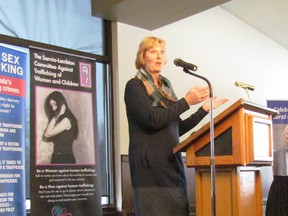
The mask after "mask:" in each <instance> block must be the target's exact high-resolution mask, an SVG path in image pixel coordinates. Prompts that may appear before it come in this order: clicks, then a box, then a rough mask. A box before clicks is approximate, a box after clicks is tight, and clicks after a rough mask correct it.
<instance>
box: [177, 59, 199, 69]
mask: <svg viewBox="0 0 288 216" xmlns="http://www.w3.org/2000/svg"><path fill="white" fill-rule="evenodd" d="M174 64H175V65H176V66H178V67H183V68H185V69H189V70H192V71H196V70H197V66H196V65H194V64H191V63H188V62H185V61H183V60H182V59H180V58H176V59H174Z"/></svg>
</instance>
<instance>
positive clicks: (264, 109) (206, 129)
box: [173, 99, 278, 153]
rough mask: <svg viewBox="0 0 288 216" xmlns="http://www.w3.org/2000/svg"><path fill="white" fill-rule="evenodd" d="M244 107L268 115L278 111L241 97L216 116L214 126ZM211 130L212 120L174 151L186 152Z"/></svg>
mask: <svg viewBox="0 0 288 216" xmlns="http://www.w3.org/2000/svg"><path fill="white" fill-rule="evenodd" d="M242 108H244V109H245V110H248V111H252V112H256V113H260V114H264V115H268V116H274V115H276V114H277V113H278V112H277V111H276V110H274V109H271V108H268V107H264V106H261V105H257V104H254V103H251V102H248V101H245V100H243V99H239V100H238V101H236V102H235V103H234V104H232V105H231V106H230V107H228V108H227V109H226V110H224V111H223V112H222V113H220V114H219V115H218V116H217V117H215V118H214V126H215V127H216V126H217V125H219V124H220V123H221V122H223V121H224V120H225V119H227V118H228V117H229V116H231V115H232V114H233V113H235V112H237V111H238V110H239V109H242ZM209 130H210V122H208V123H207V124H206V125H204V126H203V127H202V128H200V129H199V130H198V131H195V132H193V133H192V134H191V135H190V136H189V137H188V138H187V139H186V140H184V141H183V142H181V143H180V144H179V145H177V146H176V147H175V148H174V149H173V152H174V153H177V152H185V151H186V149H187V148H188V147H189V146H191V145H192V144H194V143H195V142H196V141H197V140H198V139H200V138H201V137H202V136H204V135H205V134H207V133H209Z"/></svg>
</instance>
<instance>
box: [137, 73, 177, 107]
mask: <svg viewBox="0 0 288 216" xmlns="http://www.w3.org/2000/svg"><path fill="white" fill-rule="evenodd" d="M136 78H138V79H139V80H141V81H142V82H143V84H144V86H145V88H146V91H147V94H148V96H149V97H150V98H151V99H152V101H153V103H152V106H153V107H156V106H162V107H165V108H167V105H166V104H165V103H164V101H163V99H164V98H166V99H168V100H169V101H172V102H176V101H177V97H176V95H175V93H174V90H173V88H172V86H171V83H170V81H169V80H168V79H167V78H165V77H163V76H161V75H159V79H160V83H161V84H160V85H161V87H160V89H158V88H157V87H156V85H155V84H154V82H153V78H152V76H151V74H150V73H149V72H147V71H145V70H143V69H140V70H139V71H137V74H136Z"/></svg>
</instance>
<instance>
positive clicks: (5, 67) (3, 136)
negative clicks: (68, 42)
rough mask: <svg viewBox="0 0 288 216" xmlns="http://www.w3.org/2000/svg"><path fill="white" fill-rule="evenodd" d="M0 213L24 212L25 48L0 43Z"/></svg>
mask: <svg viewBox="0 0 288 216" xmlns="http://www.w3.org/2000/svg"><path fill="white" fill-rule="evenodd" d="M0 53H1V57H0V215H3V216H14V215H17V216H18V215H19V216H24V215H26V206H25V200H26V197H25V175H24V170H25V116H26V115H25V100H26V75H27V68H26V62H27V52H26V51H24V50H23V49H22V50H20V48H19V49H17V48H16V47H11V46H6V45H4V44H0Z"/></svg>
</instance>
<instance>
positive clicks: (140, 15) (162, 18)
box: [91, 0, 288, 49]
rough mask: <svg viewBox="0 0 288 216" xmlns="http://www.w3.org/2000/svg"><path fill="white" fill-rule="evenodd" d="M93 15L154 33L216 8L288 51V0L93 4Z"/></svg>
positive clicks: (93, 1)
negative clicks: (231, 15)
mask: <svg viewBox="0 0 288 216" xmlns="http://www.w3.org/2000/svg"><path fill="white" fill-rule="evenodd" d="M91 4H92V15H93V16H96V17H102V18H104V19H107V20H111V21H117V22H121V23H125V24H129V25H132V26H136V27H139V28H143V29H147V30H154V29H157V28H160V27H163V26H165V25H168V24H171V23H173V22H176V21H179V20H181V19H184V18H187V17H189V16H192V15H194V14H197V13H199V12H202V11H205V10H207V9H210V8H212V7H215V6H221V8H223V9H224V10H226V11H227V12H229V13H231V14H233V15H234V16H236V17H238V18H239V19H241V20H242V21H244V22H245V23H247V24H248V25H250V26H252V27H253V28H255V29H257V30H258V31H260V32H262V33H264V34H265V35H267V36H268V37H270V38H271V39H273V40H274V41H275V42H277V43H279V44H280V45H281V46H283V47H285V48H287V49H288V0H231V1H230V0H181V1H179V0H108V1H107V0H91Z"/></svg>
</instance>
